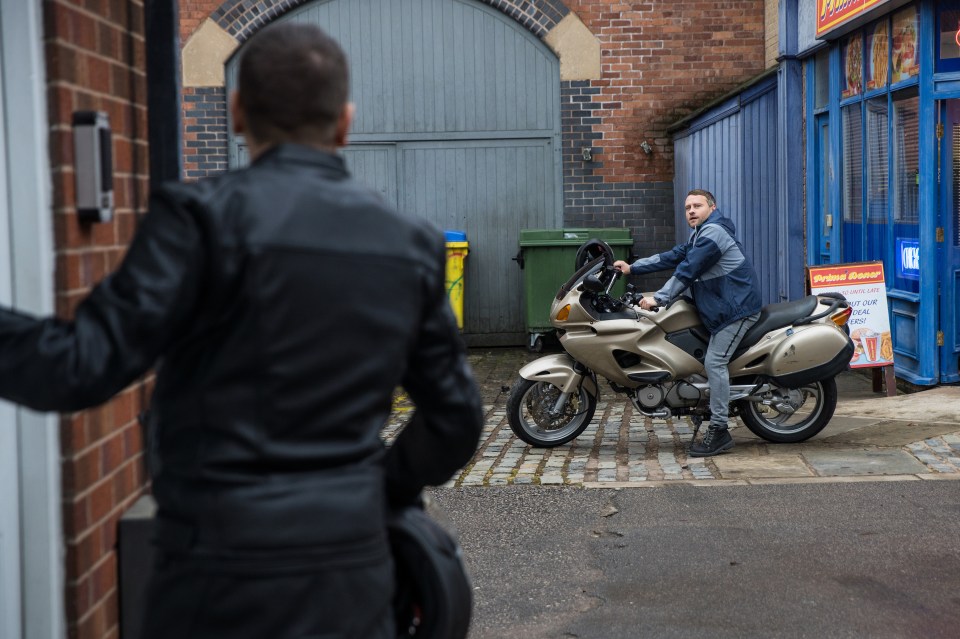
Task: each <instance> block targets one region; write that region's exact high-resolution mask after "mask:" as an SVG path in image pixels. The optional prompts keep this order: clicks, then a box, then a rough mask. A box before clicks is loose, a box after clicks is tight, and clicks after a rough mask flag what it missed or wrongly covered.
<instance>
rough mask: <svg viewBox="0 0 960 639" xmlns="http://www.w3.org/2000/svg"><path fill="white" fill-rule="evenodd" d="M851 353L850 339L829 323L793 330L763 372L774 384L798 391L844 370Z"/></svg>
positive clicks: (772, 354)
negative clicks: (765, 371) (766, 372)
mask: <svg viewBox="0 0 960 639" xmlns="http://www.w3.org/2000/svg"><path fill="white" fill-rule="evenodd" d="M791 331H792V333H791ZM853 350H854V346H853V342H851V341H850V338H849V337H847V336H846V334H845V333H844V332H843V331H842V330H839V329H838V328H837V327H836V326H834V325H832V324H829V325H827V324H812V325H810V326H804V327H796V328H793V329H790V330H788V331H787V337H786V338H785V339H784V340H783V341H782V342H781V343H780V344H779V345H778V346H777V347H776V349H774V351H773V353H771V355H770V361H769V362H768V363H767V365H766V369H767V371H768V374H769V376H770V377H771V378H772V379H773V381H775V382H776V383H777V384H780V385H781V386H783V387H785V388H798V387H800V386H803V385H805V384H811V383H813V382H816V381H819V380H823V379H828V378H831V377H833V376H834V375H837V374H838V373H840V372H842V371H844V370H846V369H847V368H848V367H849V365H850V358H852V357H853Z"/></svg>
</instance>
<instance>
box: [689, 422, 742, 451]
mask: <svg viewBox="0 0 960 639" xmlns="http://www.w3.org/2000/svg"><path fill="white" fill-rule="evenodd" d="M731 448H733V437H730V431H729V430H727V429H726V428H717V427H716V426H713V425H711V426H710V428H708V429H707V433H706V434H705V435H704V436H703V439H702V440H700V441H698V442H694V443H693V444H692V445H691V446H690V456H691V457H712V456H714V455H719V454H720V453H722V452H724V451H726V450H730V449H731Z"/></svg>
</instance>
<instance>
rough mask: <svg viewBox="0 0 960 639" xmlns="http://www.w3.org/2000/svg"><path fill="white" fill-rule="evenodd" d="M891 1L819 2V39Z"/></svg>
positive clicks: (839, 0)
mask: <svg viewBox="0 0 960 639" xmlns="http://www.w3.org/2000/svg"><path fill="white" fill-rule="evenodd" d="M889 3H890V0H817V37H818V38H819V37H822V36H824V35H826V34H828V33H830V32H831V31H833V30H834V29H837V28H839V27H842V26H844V25H846V24H848V23H849V22H851V21H852V20H855V19H856V18H857V17H859V16H862V15H863V14H865V13H866V12H868V11H871V10H872V9H875V8H876V7H879V6H882V5H885V4H889Z"/></svg>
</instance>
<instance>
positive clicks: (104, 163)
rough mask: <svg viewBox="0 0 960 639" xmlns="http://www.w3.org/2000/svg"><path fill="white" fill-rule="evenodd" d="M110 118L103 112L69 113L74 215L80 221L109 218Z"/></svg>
mask: <svg viewBox="0 0 960 639" xmlns="http://www.w3.org/2000/svg"><path fill="white" fill-rule="evenodd" d="M112 148H113V146H112V137H111V133H110V119H109V117H108V116H107V114H106V113H104V112H103V111H75V112H74V114H73V172H74V175H75V176H76V183H77V215H79V216H80V219H81V220H82V221H84V222H109V221H110V220H111V219H113V153H112Z"/></svg>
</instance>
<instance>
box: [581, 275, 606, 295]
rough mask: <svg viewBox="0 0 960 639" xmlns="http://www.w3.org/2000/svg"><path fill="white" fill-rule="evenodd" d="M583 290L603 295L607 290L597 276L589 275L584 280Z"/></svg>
mask: <svg viewBox="0 0 960 639" xmlns="http://www.w3.org/2000/svg"><path fill="white" fill-rule="evenodd" d="M583 288H584V290H587V291H589V292H591V293H602V292H604V291H605V290H606V289H607V287H606V286H605V285H604V283H603V282H601V281H600V278H599V277H597V275H596V274H591V275H587V276H586V277H585V278H583Z"/></svg>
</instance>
